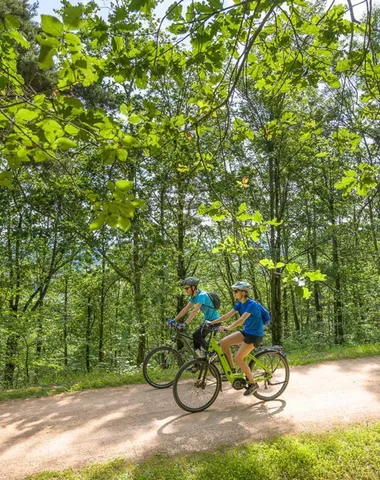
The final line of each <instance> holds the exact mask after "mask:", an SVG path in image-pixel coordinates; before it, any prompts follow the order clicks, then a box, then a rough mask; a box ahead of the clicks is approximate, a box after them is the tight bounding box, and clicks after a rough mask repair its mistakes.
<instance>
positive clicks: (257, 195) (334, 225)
mask: <svg viewBox="0 0 380 480" xmlns="http://www.w3.org/2000/svg"><path fill="white" fill-rule="evenodd" d="M156 6H157V2H155V1H150V0H147V1H144V2H138V1H136V0H126V1H125V2H123V3H122V4H117V5H114V6H112V8H111V9H110V13H109V16H108V18H103V17H102V16H101V15H100V12H99V10H98V8H97V6H96V4H95V3H93V2H90V3H87V4H86V5H76V6H73V5H71V4H70V3H69V2H64V4H63V5H62V9H61V11H60V12H59V13H57V15H56V16H51V15H42V17H41V20H40V24H39V25H37V23H36V22H33V20H32V17H33V11H34V10H33V8H34V7H33V6H31V5H29V4H28V3H27V2H24V3H22V2H19V1H17V2H9V0H3V2H1V8H0V30H1V35H0V136H1V142H0V207H1V208H0V258H1V260H0V278H1V283H0V300H1V302H0V315H1V316H0V332H1V337H0V338H1V340H0V362H1V365H2V369H3V375H2V378H3V380H2V384H3V385H4V386H27V385H31V384H36V383H37V384H38V382H39V381H41V379H43V378H44V377H46V376H48V377H50V378H51V377H54V376H57V375H61V373H67V374H74V373H78V374H79V373H80V374H82V373H83V374H84V373H85V372H91V371H92V370H93V369H98V368H100V369H102V368H103V369H106V370H109V371H113V372H119V373H124V372H126V371H128V370H129V369H131V368H133V367H134V366H136V364H137V365H138V364H139V363H141V361H142V359H143V357H144V355H145V354H146V352H147V351H148V350H149V349H150V348H151V347H152V346H155V345H157V344H160V343H163V342H165V341H167V339H168V332H167V331H166V329H165V319H166V317H171V316H173V313H174V312H175V311H177V312H178V311H180V310H181V308H182V307H183V306H184V304H185V302H186V298H185V297H184V295H183V292H182V291H181V290H180V289H179V287H178V283H179V280H180V279H181V278H184V277H186V276H189V275H193V274H194V275H195V274H196V275H197V276H199V277H201V278H202V284H201V285H202V288H204V289H205V290H214V291H217V292H218V293H219V294H220V296H221V298H222V311H225V310H227V309H229V308H230V306H231V305H232V302H233V299H232V296H231V291H230V288H229V287H230V285H231V284H233V283H234V281H236V280H237V279H246V280H248V281H250V282H251V283H252V285H253V289H252V291H253V296H254V297H255V298H257V299H258V300H259V301H261V302H262V303H263V304H264V305H265V306H267V307H268V308H269V309H270V311H271V314H272V319H273V321H272V324H271V326H270V330H269V332H268V333H267V334H266V339H265V340H266V342H268V343H270V342H275V343H286V342H287V341H288V342H291V344H292V346H293V345H297V346H301V347H302V348H303V347H304V346H305V343H306V344H307V348H308V349H309V350H313V349H318V348H320V347H321V345H328V346H332V345H336V344H348V345H356V344H362V343H366V344H371V343H373V342H376V341H377V339H378V336H379V331H380V324H379V320H378V315H377V312H378V309H379V301H380V298H379V295H378V293H377V291H378V288H377V285H378V282H379V275H380V251H379V240H378V235H379V227H378V220H379V212H380V208H379V200H378V195H377V193H378V189H377V172H378V163H379V162H378V158H379V145H380V143H379V134H378V132H379V131H380V130H379V125H378V97H379V95H378V93H379V92H378V88H379V82H378V74H379V71H378V52H379V47H378V40H379V38H378V35H377V33H378V32H377V30H378V19H379V15H378V12H377V10H376V9H374V10H373V11H372V12H369V13H370V14H369V15H368V16H367V17H364V18H363V19H361V20H360V21H359V20H356V19H355V18H353V16H350V19H349V16H348V15H346V14H345V7H344V6H343V5H333V6H324V5H320V4H319V3H318V2H311V1H291V0H287V1H280V0H279V1H276V2H268V1H260V2H257V1H251V2H248V3H247V2H240V3H239V2H235V3H233V4H231V5H228V6H226V5H224V4H223V3H221V2H219V1H215V0H206V1H203V2H192V3H191V4H190V5H182V3H179V4H178V3H177V2H175V3H173V4H172V5H171V6H169V7H168V10H167V13H166V17H165V21H162V22H161V20H163V19H162V18H161V19H160V18H157V15H156ZM348 7H349V4H348ZM351 13H352V12H351ZM28 55H29V56H28ZM36 56H38V59H36ZM26 59H28V62H29V63H28V65H29V66H30V68H24V67H25V64H24V63H23V62H24V61H26ZM33 72H34V73H36V75H34V73H33ZM41 72H42V74H41ZM29 73H31V74H32V75H31V76H30V75H29ZM37 73H38V75H37ZM43 77H44V78H45V80H46V83H44V82H43ZM33 78H34V79H35V80H36V81H35V82H34V81H32V80H33ZM353 192H356V193H357V195H352V193H353ZM349 193H350V194H349ZM269 337H271V338H269ZM305 339H306V340H305ZM308 340H310V341H308Z"/></svg>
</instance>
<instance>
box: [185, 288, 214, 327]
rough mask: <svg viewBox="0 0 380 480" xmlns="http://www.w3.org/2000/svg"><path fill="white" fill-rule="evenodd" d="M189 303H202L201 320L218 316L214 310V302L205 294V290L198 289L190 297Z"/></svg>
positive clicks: (210, 319) (209, 319)
mask: <svg viewBox="0 0 380 480" xmlns="http://www.w3.org/2000/svg"><path fill="white" fill-rule="evenodd" d="M189 301H190V303H194V304H198V303H200V304H202V306H201V312H202V313H203V322H205V321H206V320H208V321H210V322H211V321H212V320H216V319H217V318H219V313H218V312H217V311H216V310H215V308H214V304H213V303H212V301H211V298H210V297H209V296H208V295H207V293H206V292H202V290H199V289H198V293H197V295H196V296H195V297H190V300H189Z"/></svg>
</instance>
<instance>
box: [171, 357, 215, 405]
mask: <svg viewBox="0 0 380 480" xmlns="http://www.w3.org/2000/svg"><path fill="white" fill-rule="evenodd" d="M221 382H222V381H221V378H220V373H219V371H218V369H217V368H216V367H215V365H213V364H212V363H209V362H208V361H207V360H205V359H204V358H194V359H193V360H189V361H188V362H186V363H185V364H184V365H182V367H181V368H180V369H179V370H178V373H177V375H176V377H175V379H174V385H173V394H174V399H175V401H176V402H177V404H178V405H179V406H180V407H181V408H183V410H186V411H187V412H191V413H194V412H201V411H202V410H206V408H208V407H209V406H210V405H212V404H213V403H214V402H215V400H216V398H217V396H218V394H219V391H220V389H221Z"/></svg>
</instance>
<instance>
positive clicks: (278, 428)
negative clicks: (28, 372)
mask: <svg viewBox="0 0 380 480" xmlns="http://www.w3.org/2000/svg"><path fill="white" fill-rule="evenodd" d="M379 378H380V357H373V358H363V359H359V360H344V361H337V362H326V363H323V364H319V365H311V366H304V367H294V368H292V369H291V377H290V383H289V386H288V388H287V390H286V391H285V393H284V394H283V395H282V397H280V398H279V399H277V400H274V401H272V402H268V403H262V402H259V401H258V400H257V399H256V398H255V397H253V396H252V397H244V396H243V393H242V391H236V390H233V389H232V387H230V386H228V387H227V385H226V384H223V386H224V391H223V392H221V393H220V395H219V397H218V399H217V400H216V402H215V403H214V404H213V405H212V407H210V409H208V410H206V411H205V412H202V413H197V414H189V413H186V412H184V411H183V410H181V409H180V408H179V407H178V406H177V405H176V403H175V402H174V399H173V396H172V390H171V389H167V390H155V389H153V388H151V387H150V386H149V385H133V386H125V387H119V388H107V389H101V390H89V391H86V392H79V393H75V394H62V395H57V396H54V397H46V398H40V399H29V400H13V401H9V402H2V403H0V479H4V480H5V479H6V480H14V479H21V478H24V477H25V476H26V475H30V474H32V473H36V472H42V471H47V470H50V471H52V470H63V469H66V468H70V467H73V468H77V467H81V466H85V465H88V464H91V463H95V462H105V461H107V460H110V459H112V458H116V457H125V458H126V459H127V460H130V461H134V460H141V459H142V458H144V457H148V456H150V455H153V454H157V453H170V454H175V453H178V452H190V451H200V450H207V449H209V448H210V446H212V447H214V446H215V445H220V444H223V445H236V444H237V443H239V442H247V441H255V440H262V439H265V438H268V437H271V436H275V435H279V434H285V433H291V432H300V431H310V432H315V431H323V430H328V429H331V428H332V427H334V426H335V425H337V424H349V423H354V422H367V421H374V420H380V382H379Z"/></svg>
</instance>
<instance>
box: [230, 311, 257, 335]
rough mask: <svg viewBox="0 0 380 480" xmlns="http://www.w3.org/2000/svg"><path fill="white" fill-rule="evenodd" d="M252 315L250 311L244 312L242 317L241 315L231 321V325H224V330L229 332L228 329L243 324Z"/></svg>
mask: <svg viewBox="0 0 380 480" xmlns="http://www.w3.org/2000/svg"><path fill="white" fill-rule="evenodd" d="M250 315H251V314H250V313H249V312H245V313H243V315H242V316H241V317H239V318H238V319H237V320H236V321H235V322H233V323H231V325H230V326H229V327H223V328H224V331H225V332H228V330H232V329H233V328H236V327H238V326H239V325H242V324H243V323H244V322H245V321H246V320H247V318H248V317H249V316H250Z"/></svg>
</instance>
